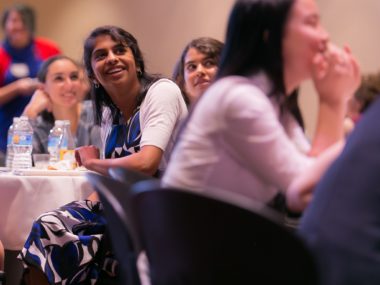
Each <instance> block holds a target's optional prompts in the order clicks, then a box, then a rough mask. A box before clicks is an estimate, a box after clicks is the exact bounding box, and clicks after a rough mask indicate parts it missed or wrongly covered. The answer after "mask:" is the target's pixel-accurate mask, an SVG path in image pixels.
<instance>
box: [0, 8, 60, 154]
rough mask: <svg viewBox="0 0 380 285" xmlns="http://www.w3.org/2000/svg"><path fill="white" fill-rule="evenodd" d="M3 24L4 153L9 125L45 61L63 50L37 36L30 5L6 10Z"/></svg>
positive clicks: (0, 143)
mask: <svg viewBox="0 0 380 285" xmlns="http://www.w3.org/2000/svg"><path fill="white" fill-rule="evenodd" d="M1 25H2V28H3V29H4V32H5V40H4V41H3V43H2V44H1V46H0V122H1V124H0V152H1V153H3V154H4V153H5V152H6V144H7V132H8V128H9V126H10V125H11V124H12V121H13V117H18V116H20V115H21V113H22V111H23V110H24V108H25V106H26V105H27V104H28V102H29V100H30V98H31V95H32V94H33V91H34V90H35V89H36V88H37V87H38V82H37V80H35V77H36V75H37V72H38V70H39V68H40V65H41V63H42V61H43V60H45V59H46V58H48V57H50V56H53V55H56V54H58V53H60V50H59V48H58V47H57V46H56V45H55V44H54V43H52V42H50V41H48V40H46V39H43V38H40V37H35V15H34V11H33V10H32V8H31V7H29V6H26V5H23V4H17V5H14V6H12V7H10V8H8V9H7V10H5V11H4V13H3V16H2V19H1Z"/></svg>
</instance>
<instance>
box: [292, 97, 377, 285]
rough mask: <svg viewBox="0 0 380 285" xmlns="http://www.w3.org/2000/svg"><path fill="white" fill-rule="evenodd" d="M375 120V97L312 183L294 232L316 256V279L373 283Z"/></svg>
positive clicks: (328, 284) (329, 284)
mask: <svg viewBox="0 0 380 285" xmlns="http://www.w3.org/2000/svg"><path fill="white" fill-rule="evenodd" d="M379 120H380V101H379V100H377V101H376V102H374V103H373V104H372V105H371V106H370V107H369V108H368V110H367V111H366V112H365V113H364V114H363V116H362V118H361V119H360V121H359V122H358V124H357V125H356V127H355V129H354V130H353V132H352V133H351V135H350V136H349V137H348V139H347V144H346V146H345V148H344V150H343V152H342V154H341V155H340V156H339V157H338V158H337V160H336V161H335V162H334V163H333V164H332V166H331V167H330V168H329V169H328V170H327V172H326V174H325V175H324V176H323V178H322V179H321V181H320V182H319V183H318V185H317V187H316V189H315V191H314V193H315V194H314V197H313V200H312V202H311V203H310V205H309V207H308V208H307V209H306V211H305V212H304V215H303V217H302V219H301V225H300V230H299V232H300V234H301V236H302V237H304V238H305V240H306V242H307V244H308V245H309V247H310V248H311V249H312V252H313V253H314V255H315V257H316V261H317V265H318V266H319V271H320V273H321V278H320V281H321V283H320V284H324V285H346V284H350V285H362V284H366V285H375V284H376V285H377V284H379V280H380V270H379V268H380V247H379V244H380V212H379V204H380V175H379V169H380V156H379V154H380V129H379V127H378V122H379ZM305 181H306V179H305ZM306 182H307V181H306ZM309 183H310V182H309ZM311 184H315V181H312V182H311Z"/></svg>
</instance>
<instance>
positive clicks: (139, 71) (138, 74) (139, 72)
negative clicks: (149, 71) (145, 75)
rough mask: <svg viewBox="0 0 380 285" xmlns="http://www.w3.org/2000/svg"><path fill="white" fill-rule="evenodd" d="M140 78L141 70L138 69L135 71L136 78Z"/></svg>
mask: <svg viewBox="0 0 380 285" xmlns="http://www.w3.org/2000/svg"><path fill="white" fill-rule="evenodd" d="M141 76H142V71H141V69H140V68H139V69H137V77H141Z"/></svg>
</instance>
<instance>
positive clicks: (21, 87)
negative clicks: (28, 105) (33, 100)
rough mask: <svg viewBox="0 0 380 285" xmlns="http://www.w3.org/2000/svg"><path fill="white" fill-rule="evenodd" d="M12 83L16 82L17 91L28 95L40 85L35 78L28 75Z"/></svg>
mask: <svg viewBox="0 0 380 285" xmlns="http://www.w3.org/2000/svg"><path fill="white" fill-rule="evenodd" d="M13 84H16V88H17V93H19V94H21V95H30V93H32V92H33V91H34V90H36V89H37V88H38V87H39V86H40V83H39V82H38V80H37V79H33V78H30V77H26V78H21V79H18V80H16V81H15V82H14V83H13Z"/></svg>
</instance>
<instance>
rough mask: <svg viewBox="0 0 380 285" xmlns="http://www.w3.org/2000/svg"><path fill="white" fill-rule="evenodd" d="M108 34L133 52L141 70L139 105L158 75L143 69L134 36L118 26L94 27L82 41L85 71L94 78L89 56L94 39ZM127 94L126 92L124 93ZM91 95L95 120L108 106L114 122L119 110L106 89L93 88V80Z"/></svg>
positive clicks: (100, 116)
mask: <svg viewBox="0 0 380 285" xmlns="http://www.w3.org/2000/svg"><path fill="white" fill-rule="evenodd" d="M103 35H108V36H110V37H111V39H112V40H113V41H115V42H118V43H121V44H124V45H127V46H128V47H129V48H130V49H131V50H132V53H133V57H134V59H135V63H136V68H137V69H138V70H140V71H141V72H138V74H137V78H138V80H139V81H140V84H141V90H140V94H139V96H138V97H137V102H136V105H137V106H139V105H140V104H141V102H142V101H143V100H144V98H145V95H146V93H147V91H148V89H149V87H150V86H151V85H152V84H153V83H154V82H155V81H156V80H158V79H159V76H156V75H154V76H153V75H151V74H148V73H147V72H146V70H145V64H144V58H143V55H142V52H141V50H140V48H139V46H138V43H137V40H136V38H135V37H134V36H133V35H132V34H130V33H128V32H127V31H125V30H123V29H122V28H120V27H116V26H101V27H98V28H96V29H94V30H93V31H92V32H91V33H90V35H89V36H88V37H87V39H86V40H85V42H84V52H83V61H84V66H85V69H86V72H87V75H88V77H89V78H90V79H94V78H95V75H94V71H93V69H92V66H91V56H92V52H93V51H94V47H95V40H96V38H97V37H98V36H103ZM126 95H127V94H126ZM91 97H92V101H93V103H94V114H95V122H96V123H97V124H100V123H101V121H102V113H103V112H102V110H103V107H108V108H110V110H111V114H112V119H113V121H114V122H116V121H117V120H118V119H119V118H120V116H121V113H120V110H119V108H118V107H117V106H116V105H115V103H114V102H113V101H112V99H111V97H110V96H109V95H108V93H107V91H106V90H105V89H104V88H103V86H102V85H100V86H99V87H98V88H95V86H94V84H93V82H92V84H91Z"/></svg>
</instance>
